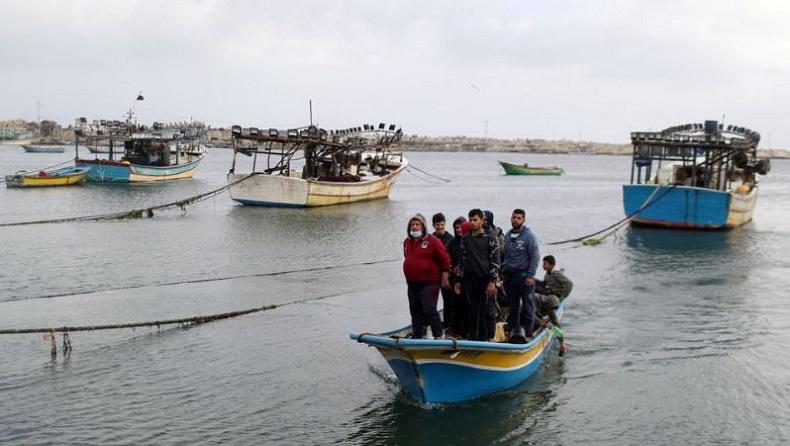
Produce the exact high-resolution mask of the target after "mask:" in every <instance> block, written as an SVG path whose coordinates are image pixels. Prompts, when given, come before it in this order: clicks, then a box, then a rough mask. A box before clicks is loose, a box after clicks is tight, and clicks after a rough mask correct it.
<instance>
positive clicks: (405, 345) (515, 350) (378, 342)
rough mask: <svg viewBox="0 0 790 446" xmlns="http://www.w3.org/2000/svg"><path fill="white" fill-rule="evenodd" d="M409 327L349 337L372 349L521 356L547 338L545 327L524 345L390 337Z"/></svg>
mask: <svg viewBox="0 0 790 446" xmlns="http://www.w3.org/2000/svg"><path fill="white" fill-rule="evenodd" d="M564 307H565V300H563V301H562V302H560V306H559V307H558V308H557V311H558V312H559V316H560V317H562V316H561V315H562V312H563V310H564ZM409 327H411V325H406V326H404V327H401V328H398V329H395V330H390V331H387V332H383V333H378V334H376V333H357V332H352V333H351V334H350V335H349V337H350V338H351V339H352V340H355V341H357V342H359V343H362V344H368V345H371V346H374V347H389V348H393V349H397V350H435V349H441V350H476V351H481V350H485V351H494V352H500V353H512V354H522V353H526V352H527V351H529V350H532V349H534V348H536V347H540V344H541V341H542V340H543V338H544V337H546V336H549V330H547V329H546V328H545V327H544V328H542V329H541V330H540V331H539V332H538V335H537V336H535V337H534V338H532V340H531V341H529V342H528V343H526V344H512V343H509V342H488V341H470V340H466V339H410V338H393V337H391V336H392V335H394V334H396V333H400V332H403V331H405V330H406V329H408V328H409Z"/></svg>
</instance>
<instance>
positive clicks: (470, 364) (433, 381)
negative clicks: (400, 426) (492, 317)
mask: <svg viewBox="0 0 790 446" xmlns="http://www.w3.org/2000/svg"><path fill="white" fill-rule="evenodd" d="M557 316H558V317H562V306H561V307H560V309H558V310H557ZM410 329H411V327H406V328H403V329H400V330H396V331H394V332H389V333H383V334H378V335H376V334H367V333H352V334H351V339H354V340H356V341H357V342H360V343H364V344H367V345H369V346H372V347H375V348H376V349H377V350H378V351H379V352H380V353H381V355H382V356H383V357H384V359H385V360H386V361H387V363H388V364H389V366H390V368H391V369H392V371H393V372H395V375H396V376H397V378H398V381H399V382H400V384H401V386H402V387H403V389H404V390H405V391H406V392H407V393H408V394H409V395H410V396H412V397H414V398H415V399H416V400H417V401H419V402H421V403H425V404H447V403H459V402H463V401H469V400H473V399H476V398H479V397H482V396H484V395H488V394H491V393H495V392H499V391H502V390H506V389H509V388H511V387H514V386H516V385H518V384H519V383H521V382H523V381H524V380H526V379H527V378H529V377H530V376H531V375H532V374H534V373H535V372H536V371H537V370H538V368H539V367H540V365H541V364H542V363H543V359H544V358H545V356H546V352H547V351H548V350H549V347H550V346H551V343H552V340H553V338H554V335H553V334H552V332H551V330H546V329H543V330H541V331H540V332H539V333H538V335H536V336H535V338H534V339H533V340H532V341H530V342H529V343H527V344H509V343H496V342H481V341H465V340H447V339H434V340H429V339H407V338H393V337H392V336H393V335H405V334H406V333H407V332H408V331H410Z"/></svg>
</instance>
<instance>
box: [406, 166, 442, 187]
mask: <svg viewBox="0 0 790 446" xmlns="http://www.w3.org/2000/svg"><path fill="white" fill-rule="evenodd" d="M406 172H407V173H408V174H410V175H413V176H414V177H415V178H417V179H418V180H420V181H424V182H426V183H428V184H444V182H442V181H437V180H432V179H430V178H423V177H421V176H419V175H417V174H416V173H414V172H412V171H411V170H410V169H409V168H408V167H407V168H406Z"/></svg>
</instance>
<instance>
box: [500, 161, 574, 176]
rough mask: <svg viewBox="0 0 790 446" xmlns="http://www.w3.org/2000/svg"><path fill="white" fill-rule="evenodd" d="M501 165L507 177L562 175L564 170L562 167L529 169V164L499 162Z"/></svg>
mask: <svg viewBox="0 0 790 446" xmlns="http://www.w3.org/2000/svg"><path fill="white" fill-rule="evenodd" d="M499 164H500V165H501V166H502V168H503V169H505V175H562V174H563V173H565V172H563V170H562V168H560V167H557V166H552V167H529V165H528V164H527V163H524V164H513V163H506V162H504V161H499Z"/></svg>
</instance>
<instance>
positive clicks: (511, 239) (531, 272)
mask: <svg viewBox="0 0 790 446" xmlns="http://www.w3.org/2000/svg"><path fill="white" fill-rule="evenodd" d="M526 216H527V215H526V212H524V210H523V209H514V210H513V214H512V215H511V217H510V224H511V226H512V229H511V230H509V231H508V232H507V234H505V244H504V249H503V251H504V256H503V260H502V277H503V279H504V285H505V293H506V294H507V297H508V302H509V305H508V309H509V312H508V318H507V328H506V331H507V332H508V337H509V338H510V340H511V342H518V343H524V342H526V341H527V338H531V337H532V332H533V331H534V326H535V300H534V296H533V294H534V291H535V274H536V273H537V269H538V260H539V259H540V251H539V250H538V241H537V240H536V239H535V235H534V234H533V233H532V231H530V229H529V228H528V227H526V226H525V225H524V223H525V220H526Z"/></svg>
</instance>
